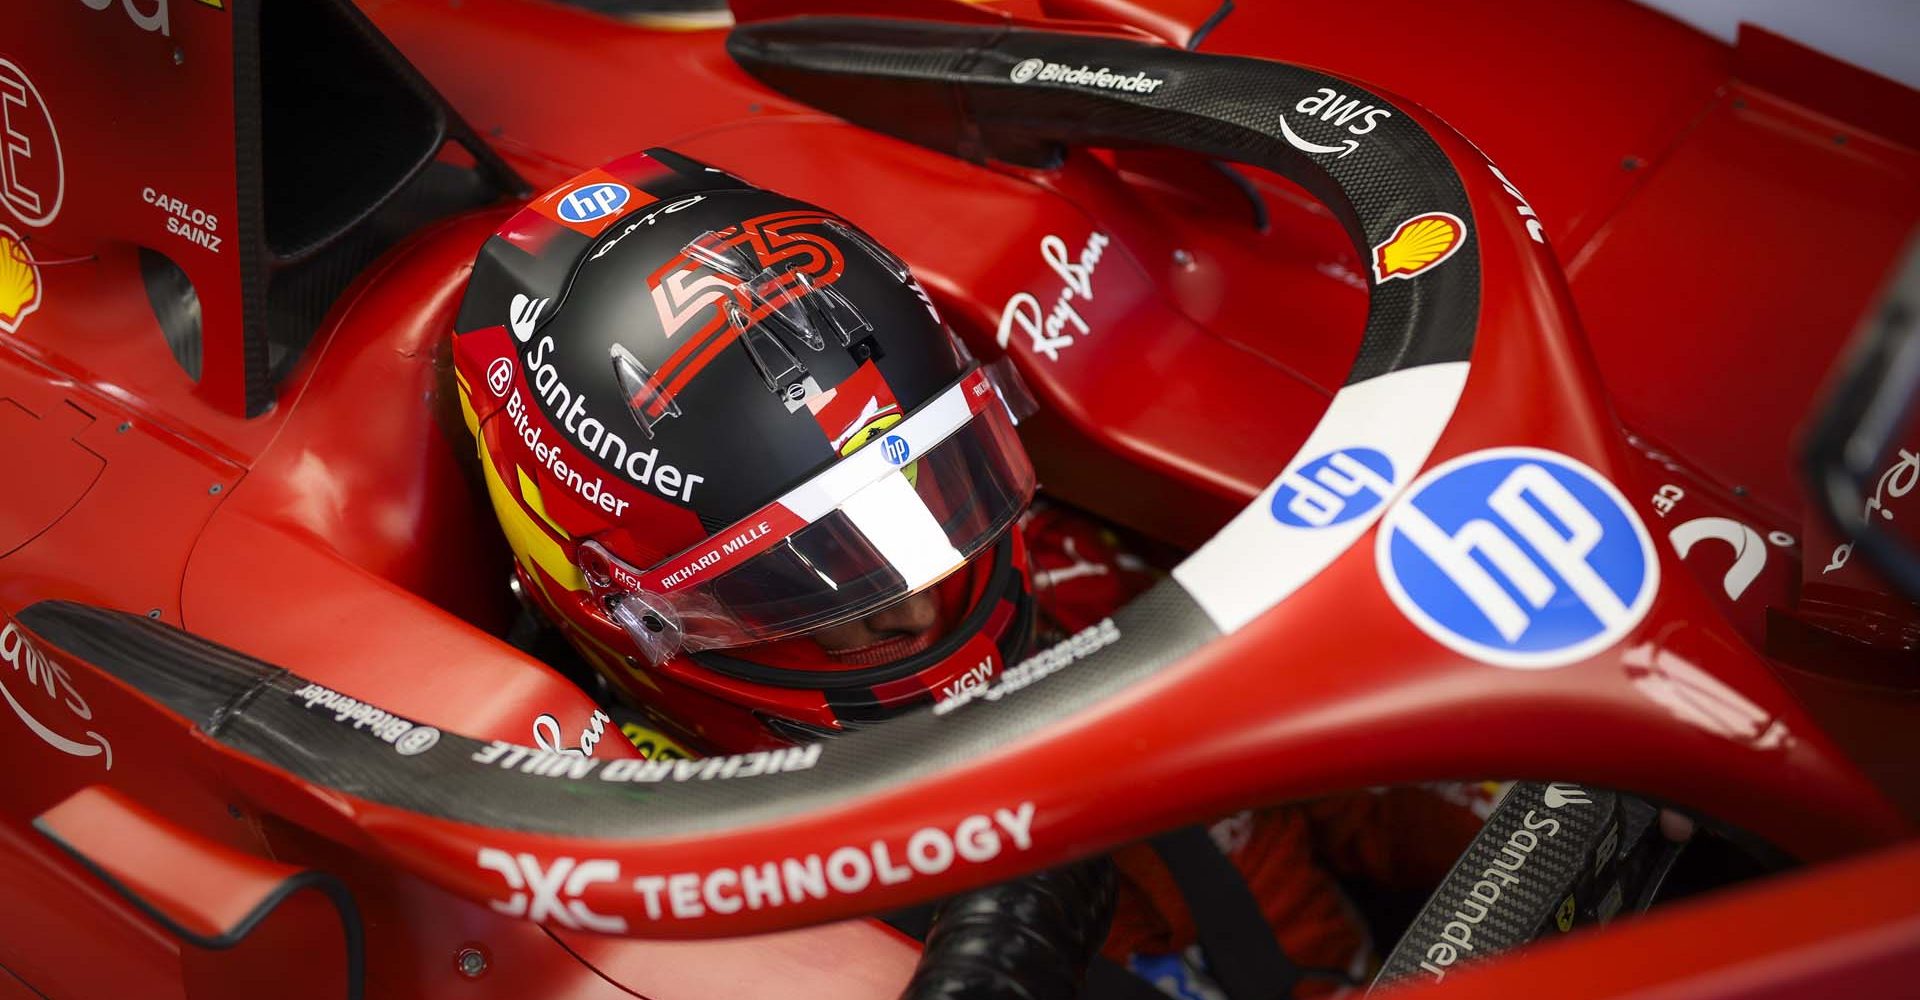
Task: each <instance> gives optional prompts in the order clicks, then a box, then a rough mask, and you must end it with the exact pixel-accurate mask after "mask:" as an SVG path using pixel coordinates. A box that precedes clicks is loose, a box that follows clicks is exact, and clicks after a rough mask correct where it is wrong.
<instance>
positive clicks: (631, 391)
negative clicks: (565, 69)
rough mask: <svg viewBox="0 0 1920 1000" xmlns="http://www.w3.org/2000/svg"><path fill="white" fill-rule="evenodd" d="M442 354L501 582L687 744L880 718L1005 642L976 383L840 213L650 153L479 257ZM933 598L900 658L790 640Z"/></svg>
mask: <svg viewBox="0 0 1920 1000" xmlns="http://www.w3.org/2000/svg"><path fill="white" fill-rule="evenodd" d="M454 355H455V367H456V371H457V372H458V381H459V388H460V394H461V400H462V405H463V408H464V411H465V415H466V418H467V422H468V426H469V428H470V429H471V430H472V431H473V432H474V434H475V436H476V440H477V443H478V447H479V451H480V458H481V465H482V467H483V469H484V470H485V473H486V478H487V482H488V489H489V492H490V494H491V499H492V501H493V504H494V508H495V511H496V513H498V515H499V517H500V520H501V524H502V526H503V528H504V529H505V531H506V534H507V537H508V540H509V542H510V544H511V546H512V548H513V550H514V553H515V555H516V557H517V560H518V563H519V566H518V573H519V574H520V576H521V579H522V585H523V588H524V589H525V590H526V591H527V592H528V593H529V594H530V595H532V596H533V598H534V599H535V600H536V601H537V602H538V603H540V604H541V605H542V606H543V607H545V608H546V609H547V610H548V611H549V612H550V613H551V614H552V616H553V617H554V618H555V620H556V621H558V622H559V623H560V624H561V625H562V627H563V629H564V631H565V632H566V634H567V635H568V637H569V638H570V639H572V640H573V642H574V644H575V645H576V646H577V647H578V648H579V649H580V650H581V651H582V653H583V654H585V655H586V656H587V658H588V659H589V660H591V661H593V662H594V663H595V665H596V666H597V667H598V668H599V669H600V670H601V671H602V672H603V673H605V674H607V675H608V677H609V678H610V679H611V680H613V681H614V682H615V683H616V684H618V685H619V686H620V687H622V688H623V689H624V690H626V691H627V692H629V693H630V694H632V695H633V696H634V697H635V699H636V700H637V701H639V702H642V703H643V704H646V705H649V706H651V707H654V708H655V709H657V710H659V711H661V712H663V713H664V714H666V715H669V716H672V717H674V718H673V721H674V722H677V723H679V728H680V729H681V731H682V732H687V731H694V732H704V733H706V734H708V736H709V737H710V741H711V742H715V743H718V744H720V745H722V746H727V748H729V749H731V748H732V747H731V746H728V745H729V744H732V745H739V744H741V743H742V742H743V741H744V732H745V731H744V730H742V729H741V728H740V727H739V726H737V725H735V726H733V728H730V729H729V728H727V725H728V720H721V719H716V718H702V717H701V716H708V715H713V714H716V713H718V714H727V713H728V711H729V709H731V711H732V712H733V713H736V714H737V713H739V712H740V711H742V710H744V711H746V712H750V713H753V715H754V717H757V719H758V727H757V729H755V730H754V732H757V733H761V734H764V733H765V732H767V731H768V730H769V729H771V730H772V731H773V732H776V733H781V734H792V733H793V732H794V731H795V728H796V727H798V729H800V730H802V731H815V730H831V729H834V728H837V727H839V726H841V725H844V724H846V723H848V722H852V721H858V720H862V719H870V718H876V717H883V716H885V715H887V714H891V713H893V712H895V711H898V710H899V709H900V708H902V707H905V706H910V705H913V704H916V703H920V702H924V701H927V700H930V699H931V698H932V697H934V696H935V695H936V694H937V692H938V691H939V690H940V689H941V688H942V687H943V686H949V685H952V684H953V683H955V682H956V681H957V680H958V679H960V678H963V677H965V676H967V675H968V674H970V673H971V674H972V675H973V676H976V677H977V676H981V675H983V674H991V673H993V672H996V664H995V663H993V662H992V661H993V660H994V659H995V658H998V660H999V663H1000V664H1004V663H1005V662H1006V658H1007V657H1009V656H1018V655H1019V653H1020V652H1021V649H1020V648H1017V647H1020V646H1023V645H1024V643H1025V642H1026V641H1027V638H1028V633H1029V632H1030V631H1031V630H1030V627H1029V625H1028V618H1029V615H1028V613H1027V610H1026V604H1027V591H1028V583H1027V572H1026V566H1025V557H1024V552H1023V551H1022V549H1021V546H1020V544H1019V541H1018V539H1017V537H1015V536H1016V535H1017V533H1014V532H1009V531H1008V530H1007V529H1008V528H1009V527H1010V526H1011V525H1012V524H1013V523H1014V520H1015V519H1016V518H1017V517H1018V515H1019V513H1020V512H1021V510H1022V509H1024V508H1025V506H1026V505H1027V503H1028V502H1029V501H1030V500H1031V498H1032V495H1033V490H1034V476H1033V469H1032V466H1031V464H1030V463H1029V462H1028V461H1027V458H1026V454H1025V452H1024V451H1023V450H1022V448H1021V446H1020V443H1019V440H1018V438H1017V437H1016V436H1015V433H1014V430H1013V420H1012V415H1011V413H1010V412H1009V409H1008V405H1007V403H1006V402H1005V399H1004V397H1003V394H1002V392H1001V391H1000V390H999V388H998V382H997V380H996V379H995V378H993V377H990V375H989V373H987V372H986V371H984V370H982V369H980V368H979V367H978V366H977V365H975V364H974V363H973V362H972V360H971V359H970V358H968V357H967V355H966V353H965V351H964V349H962V348H961V347H960V346H959V343H958V341H957V340H955V339H954V338H953V337H952V336H951V335H950V334H949V332H948V331H947V330H946V329H945V327H943V326H942V325H941V322H940V319H939V315H938V313H937V312H936V310H935V308H934V306H933V303H932V301H931V300H930V299H929V298H928V296H927V294H926V292H925V291H924V290H923V289H922V288H921V287H920V285H919V284H918V283H917V282H915V281H914V280H913V277H912V275H911V273H910V272H909V271H908V269H907V267H906V266H905V265H904V264H903V263H901V262H900V260H899V259H898V258H896V257H895V256H894V255H893V254H891V253H890V252H888V251H887V250H886V249H885V248H883V247H882V246H880V244H879V243H878V242H877V241H875V240H874V239H873V238H871V237H869V236H868V235H866V234H865V233H863V232H861V231H860V230H859V229H858V228H856V227H854V226H853V225H852V224H851V223H849V222H847V221H846V220H844V219H841V218H839V217H838V216H835V215H833V214H831V213H829V212H826V211H823V210H821V209H819V208H815V207H814V206H811V205H808V204H805V203H803V202H799V201H795V200H793V199H791V198H787V197H784V196H781V195H778V194H775V193H773V192H770V191H765V190H762V189H759V188H755V187H753V186H751V185H748V184H746V183H744V182H742V181H740V180H738V179H736V178H734V177H732V176H731V175H729V174H726V173H724V172H721V171H718V170H715V169H713V168H710V167H706V166H704V165H702V164H699V163H696V162H694V161H692V160H689V159H687V158H685V157H682V156H679V155H677V154H674V153H671V152H669V151H667V150H659V149H656V150H650V151H648V152H647V153H644V154H639V155H636V156H630V157H627V158H625V159H622V160H619V161H616V162H614V163H611V164H608V165H607V166H605V167H602V168H599V169H596V170H592V171H588V172H587V173H585V174H582V175H580V176H579V177H576V178H574V179H573V180H571V181H569V182H568V183H566V184H564V185H562V186H561V187H559V188H556V189H555V190H553V191H551V192H549V193H547V194H546V195H544V196H542V197H540V198H538V199H536V200H534V201H533V202H532V203H531V204H530V205H529V206H528V207H527V208H526V209H524V210H523V211H521V212H519V213H518V214H517V215H515V216H514V217H513V218H512V219H510V220H509V221H508V222H507V224H506V225H505V226H503V227H502V228H501V230H500V231H499V232H498V233H496V234H495V235H494V236H493V237H492V238H491V239H489V240H488V241H487V244H486V245H485V247H484V248H483V249H482V250H481V253H480V256H479V258H478V260H476V262H475V264H474V273H473V276H472V278H471V280H470V282H469V284H468V288H467V293H466V298H465V300H464V301H463V302H462V304H461V308H460V313H459V317H458V319H457V321H456V336H455V338H454ZM961 570H965V572H960V571H961ZM936 588H937V590H938V600H939V610H940V618H941V620H942V621H943V622H944V623H945V624H946V625H948V626H949V627H948V628H946V629H945V631H944V633H943V634H942V635H940V636H938V637H934V636H928V637H926V638H925V639H923V640H922V641H918V642H915V643H911V644H906V645H902V646H899V647H897V649H898V652H899V653H900V655H898V656H895V657H882V658H881V659H880V661H879V662H874V661H875V657H873V656H859V657H854V658H853V661H852V662H850V661H849V660H848V659H846V658H842V657H835V656H832V655H828V654H827V653H826V652H825V651H824V650H823V649H822V648H821V647H820V646H819V645H818V644H817V643H813V642H811V641H810V640H809V639H808V637H807V636H808V633H810V632H813V631H815V630H818V629H822V628H831V627H835V626H841V625H844V624H845V623H848V622H851V621H856V620H860V619H863V618H865V617H867V616H871V615H874V614H875V613H876V612H881V611H882V610H883V609H886V608H888V607H889V606H891V605H894V604H895V603H896V602H899V601H902V600H904V599H906V598H908V597H910V596H912V595H915V594H920V593H923V592H927V591H929V590H933V589H936ZM926 600H927V599H926V598H921V599H920V601H921V602H922V603H924V602H925V601H926ZM879 648H880V649H881V651H882V652H883V653H884V652H886V651H887V650H886V648H885V647H879ZM983 663H984V669H983ZM683 688H684V689H686V690H682V689H683ZM689 715H692V716H695V717H694V718H691V719H689V718H687V716H689ZM731 721H732V722H734V723H737V722H738V721H739V720H737V719H735V720H731ZM716 729H724V730H725V731H726V732H728V733H731V734H733V735H731V736H723V737H719V738H717V739H716V738H713V734H714V732H715V731H716Z"/></svg>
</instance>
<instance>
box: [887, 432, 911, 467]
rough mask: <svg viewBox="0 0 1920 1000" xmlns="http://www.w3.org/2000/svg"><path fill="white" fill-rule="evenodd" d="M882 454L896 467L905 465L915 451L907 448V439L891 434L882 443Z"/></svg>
mask: <svg viewBox="0 0 1920 1000" xmlns="http://www.w3.org/2000/svg"><path fill="white" fill-rule="evenodd" d="M880 452H881V454H883V455H885V456H887V461H889V462H892V463H893V464H895V465H903V464H905V463H906V461H907V458H908V456H910V455H911V454H912V453H913V449H911V448H908V447H907V439H906V438H903V437H901V436H900V435H898V434H889V435H887V438H886V440H884V441H882V442H880Z"/></svg>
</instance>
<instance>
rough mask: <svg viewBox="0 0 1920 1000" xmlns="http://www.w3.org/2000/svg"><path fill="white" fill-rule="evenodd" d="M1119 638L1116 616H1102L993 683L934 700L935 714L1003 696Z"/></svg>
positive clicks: (1042, 678)
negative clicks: (940, 699) (980, 699)
mask: <svg viewBox="0 0 1920 1000" xmlns="http://www.w3.org/2000/svg"><path fill="white" fill-rule="evenodd" d="M1119 641H1120V629H1119V627H1118V626H1116V625H1114V623H1113V619H1111V618H1103V619H1101V620H1100V621H1099V622H1097V623H1096V624H1093V625H1089V626H1087V627H1086V628H1083V629H1081V630H1080V631H1079V632H1076V633H1074V635H1073V637H1072V638H1070V639H1067V640H1065V641H1063V642H1059V643H1056V644H1054V645H1053V646H1051V647H1049V648H1047V649H1043V650H1041V651H1040V652H1038V653H1035V654H1033V655H1032V656H1029V657H1027V658H1026V659H1024V660H1021V661H1020V665H1019V666H1017V667H1014V668H1012V669H1011V670H1008V671H1007V672H1006V673H1004V674H1001V675H1000V682H999V683H998V684H993V685H984V684H983V685H979V686H976V687H963V688H961V689H960V690H958V691H956V692H954V693H953V694H952V695H951V696H949V697H947V698H946V699H945V700H942V701H937V702H934V705H933V714H935V715H945V714H947V713H948V712H951V711H953V710H954V709H956V708H959V707H960V706H962V705H965V704H966V703H967V702H970V701H973V700H974V699H976V698H984V699H986V700H987V701H999V700H1000V699H1002V698H1004V697H1006V696H1007V695H1010V694H1012V693H1014V692H1015V691H1018V690H1020V689H1021V688H1024V687H1027V686H1028V685H1030V684H1035V683H1038V682H1040V681H1042V680H1045V679H1046V678H1048V677H1051V676H1053V675H1054V674H1056V673H1059V672H1060V671H1062V670H1065V669H1066V668H1068V667H1070V666H1072V665H1073V664H1075V663H1078V662H1079V661H1081V660H1084V659H1086V658H1087V657H1089V656H1092V655H1093V654H1094V653H1096V652H1099V651H1100V650H1102V649H1105V648H1106V647H1108V646H1111V645H1113V644H1114V643H1116V642H1119Z"/></svg>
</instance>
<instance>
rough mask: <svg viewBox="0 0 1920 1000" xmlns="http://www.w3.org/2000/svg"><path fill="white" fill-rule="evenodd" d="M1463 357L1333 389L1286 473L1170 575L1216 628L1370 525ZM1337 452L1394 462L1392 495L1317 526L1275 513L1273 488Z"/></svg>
mask: <svg viewBox="0 0 1920 1000" xmlns="http://www.w3.org/2000/svg"><path fill="white" fill-rule="evenodd" d="M1467 367H1468V366H1467V362H1465V361H1455V362H1449V363H1446V364H1438V365H1422V366H1421V367H1418V368H1408V369H1405V370H1402V371H1397V372H1390V373H1388V374H1386V375H1381V376H1378V377H1376V378H1371V379H1368V380H1367V381H1365V382H1361V383H1359V384H1358V385H1350V386H1347V387H1346V388H1344V389H1341V390H1340V392H1339V393H1338V394H1336V395H1335V396H1334V397H1333V403H1332V405H1330V406H1328V407H1327V412H1326V415H1325V416H1323V417H1321V418H1320V424H1319V426H1317V427H1315V428H1314V429H1313V433H1312V434H1309V435H1308V436H1307V440H1306V443H1304V444H1302V445H1301V446H1300V450H1299V451H1298V452H1296V453H1295V454H1294V456H1293V459H1292V460H1291V461H1289V462H1288V463H1287V467H1286V469H1284V470H1282V472H1281V474H1280V475H1279V476H1276V477H1275V478H1274V480H1273V482H1270V483H1268V484H1267V488H1266V489H1264V490H1261V491H1260V495H1259V496H1257V497H1255V498H1254V499H1253V502H1252V503H1251V504H1248V505H1247V507H1246V509H1245V510H1242V511H1241V512H1240V513H1238V514H1236V515H1234V518H1233V520H1232V521H1229V522H1227V526H1226V527H1225V528H1222V529H1220V532H1219V533H1218V534H1216V535H1214V536H1213V538H1212V539H1210V540H1208V542H1207V543H1206V544H1205V545H1202V546H1201V547H1200V549H1199V551H1197V552H1195V553H1194V554H1193V555H1191V556H1189V557H1187V560H1186V561H1185V562H1183V563H1181V564H1180V565H1179V566H1178V567H1177V568H1175V569H1174V571H1173V577H1174V579H1176V580H1178V581H1180V585H1181V586H1182V587H1185V588H1186V590H1187V593H1189V594H1191V595H1193V599H1194V601H1195V602H1197V603H1198V604H1199V605H1200V607H1201V608H1202V609H1203V610H1204V611H1206V613H1207V617H1209V618H1211V619H1213V623H1214V625H1215V626H1217V627H1218V628H1219V629H1220V631H1222V632H1232V631H1234V630H1235V629H1238V628H1239V627H1240V626H1242V625H1245V624H1246V623H1248V622H1250V621H1252V620H1253V619H1255V618H1257V617H1259V616H1260V615H1261V614H1262V613H1263V612H1265V611H1266V610H1267V609H1268V608H1271V607H1273V606H1274V605H1276V604H1278V603H1280V602H1281V601H1283V600H1286V598H1287V597H1288V595H1290V594H1292V593H1293V592H1294V591H1296V590H1298V589H1300V587H1301V586H1303V585H1304V584H1306V582H1307V581H1309V580H1311V579H1313V578H1314V577H1315V576H1318V575H1319V573H1320V571H1321V570H1323V569H1326V568H1327V566H1329V565H1330V564H1332V562H1333V561H1334V560H1335V559H1336V558H1339V556H1340V554H1341V553H1342V552H1345V551H1346V550H1347V549H1348V548H1350V547H1351V546H1352V545H1353V543H1354V542H1356V541H1359V540H1360V536H1362V535H1364V534H1366V533H1367V529H1369V528H1371V527H1373V525H1374V523H1375V522H1376V521H1378V520H1379V519H1380V516H1381V515H1382V514H1384V513H1385V512H1386V510H1387V508H1388V507H1390V506H1392V504H1393V500H1394V497H1396V496H1398V495H1399V494H1400V493H1401V491H1403V490H1405V489H1406V487H1407V484H1408V483H1410V482H1412V481H1413V480H1414V478H1415V476H1416V475H1417V474H1418V473H1419V471H1420V469H1421V467H1423V466H1425V465H1426V464H1427V459H1428V458H1429V457H1431V456H1432V454H1433V446H1434V444H1435V443H1436V442H1437V441H1439V439H1440V432H1441V431H1443V430H1445V429H1446V426H1447V422H1448V421H1449V420H1451V419H1452V417H1453V409H1454V406H1455V405H1456V404H1458V403H1459V402H1460V393H1461V391H1462V390H1464V389H1465V388H1466V384H1467ZM1343 448H1372V449H1374V450H1375V451H1378V452H1380V453H1382V454H1384V455H1386V456H1387V458H1388V460H1389V461H1391V462H1392V463H1393V495H1392V496H1388V497H1384V498H1382V499H1381V501H1380V502H1379V503H1378V504H1376V505H1374V507H1373V508H1372V509H1371V510H1369V511H1368V512H1367V513H1365V514H1363V515H1361V516H1359V517H1356V518H1354V519H1353V520H1350V521H1344V522H1341V523H1339V524H1333V525H1329V526H1327V527H1323V528H1301V527H1294V526H1292V525H1287V524H1283V523H1281V522H1280V521H1278V520H1275V519H1274V516H1273V512H1272V510H1271V508H1272V505H1273V496H1274V493H1275V492H1277V491H1278V490H1279V489H1280V486H1281V483H1282V481H1283V480H1285V479H1286V477H1287V476H1288V475H1289V474H1291V473H1292V472H1294V471H1295V470H1296V469H1298V468H1300V467H1301V466H1303V465H1305V464H1307V463H1308V462H1311V461H1313V460H1314V459H1317V458H1319V457H1320V456H1322V455H1325V454H1327V453H1329V452H1333V451H1338V450H1341V449H1343Z"/></svg>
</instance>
